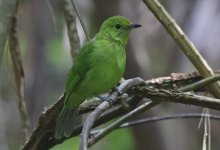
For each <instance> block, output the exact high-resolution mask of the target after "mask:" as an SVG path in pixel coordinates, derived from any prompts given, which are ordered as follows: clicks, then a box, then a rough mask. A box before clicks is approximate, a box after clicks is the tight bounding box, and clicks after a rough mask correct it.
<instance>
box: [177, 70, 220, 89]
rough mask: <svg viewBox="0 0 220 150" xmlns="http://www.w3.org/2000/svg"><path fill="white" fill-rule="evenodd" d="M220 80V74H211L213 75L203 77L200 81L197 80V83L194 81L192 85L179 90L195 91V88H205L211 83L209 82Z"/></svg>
mask: <svg viewBox="0 0 220 150" xmlns="http://www.w3.org/2000/svg"><path fill="white" fill-rule="evenodd" d="M218 80H220V75H219V74H218V75H214V76H211V77H207V78H205V79H202V80H200V81H198V82H195V83H192V84H190V85H187V86H184V87H181V88H179V89H178V90H180V91H193V90H197V89H199V88H204V87H205V86H206V85H209V84H211V83H213V82H215V81H218Z"/></svg>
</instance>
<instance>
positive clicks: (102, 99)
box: [97, 96, 113, 105]
mask: <svg viewBox="0 0 220 150" xmlns="http://www.w3.org/2000/svg"><path fill="white" fill-rule="evenodd" d="M97 97H98V98H99V99H100V100H101V101H102V102H104V101H107V102H108V103H109V104H110V105H113V101H112V99H111V98H109V97H103V96H97Z"/></svg>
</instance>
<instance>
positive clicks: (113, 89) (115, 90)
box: [109, 87, 123, 96]
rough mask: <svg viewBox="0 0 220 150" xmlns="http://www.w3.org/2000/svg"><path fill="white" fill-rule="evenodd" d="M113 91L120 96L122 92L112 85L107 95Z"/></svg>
mask: <svg viewBox="0 0 220 150" xmlns="http://www.w3.org/2000/svg"><path fill="white" fill-rule="evenodd" d="M113 92H116V93H117V94H118V96H122V94H123V93H122V92H121V91H119V89H118V88H117V87H113V88H112V90H111V92H110V93H109V95H111V94H112V93H113Z"/></svg>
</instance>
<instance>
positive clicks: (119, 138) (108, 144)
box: [50, 128, 135, 150]
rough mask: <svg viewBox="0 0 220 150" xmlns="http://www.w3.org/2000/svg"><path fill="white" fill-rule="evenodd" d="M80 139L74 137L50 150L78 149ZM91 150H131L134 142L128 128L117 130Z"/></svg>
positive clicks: (133, 147)
mask: <svg viewBox="0 0 220 150" xmlns="http://www.w3.org/2000/svg"><path fill="white" fill-rule="evenodd" d="M79 143H80V138H79V137H74V138H70V139H68V140H66V141H65V142H63V143H62V144H58V145H56V146H54V147H53V148H51V149H50V150H77V149H78V148H79ZM90 149H91V150H103V149H105V150H133V149H135V141H134V137H133V135H132V132H131V130H130V129H129V128H126V129H119V130H116V131H114V132H112V133H111V134H109V135H107V136H106V137H105V138H103V139H102V140H101V141H99V142H98V143H97V144H95V145H94V146H92V147H91V148H90Z"/></svg>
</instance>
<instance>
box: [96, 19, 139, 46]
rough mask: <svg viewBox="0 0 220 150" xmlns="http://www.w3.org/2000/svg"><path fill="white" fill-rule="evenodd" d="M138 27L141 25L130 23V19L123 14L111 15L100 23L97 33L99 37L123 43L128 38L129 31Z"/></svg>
mask: <svg viewBox="0 0 220 150" xmlns="http://www.w3.org/2000/svg"><path fill="white" fill-rule="evenodd" d="M139 27H141V25H139V24H132V23H131V21H130V20H128V19H127V18H125V17H123V16H113V17H110V18H108V19H106V20H105V21H104V22H103V23H102V26H101V28H100V30H99V33H98V34H99V35H100V36H101V37H105V38H110V39H112V40H114V41H116V42H119V43H121V44H123V45H125V44H126V43H127V40H128V34H129V32H130V31H131V30H132V29H135V28H139Z"/></svg>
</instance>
